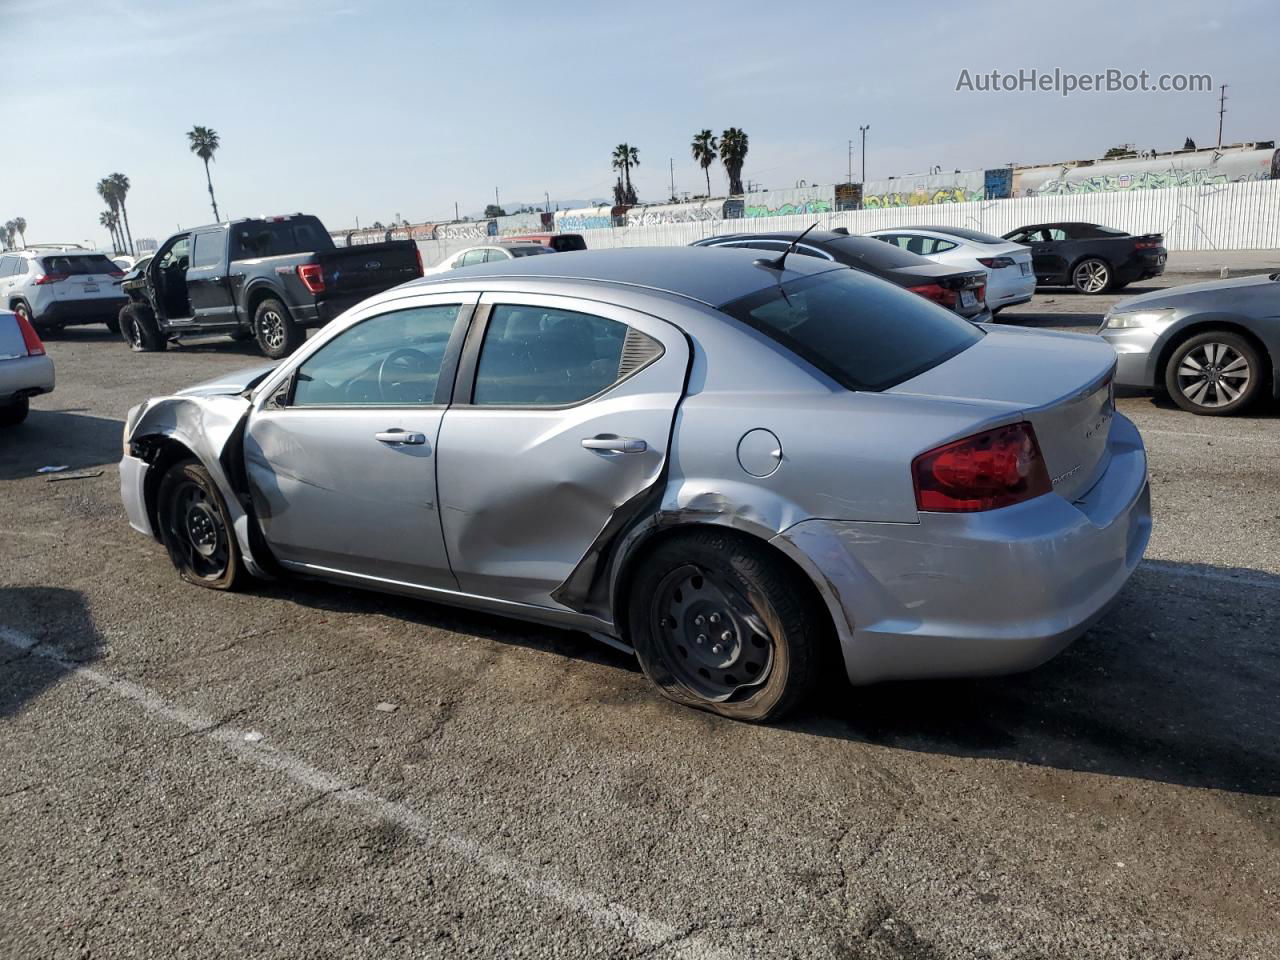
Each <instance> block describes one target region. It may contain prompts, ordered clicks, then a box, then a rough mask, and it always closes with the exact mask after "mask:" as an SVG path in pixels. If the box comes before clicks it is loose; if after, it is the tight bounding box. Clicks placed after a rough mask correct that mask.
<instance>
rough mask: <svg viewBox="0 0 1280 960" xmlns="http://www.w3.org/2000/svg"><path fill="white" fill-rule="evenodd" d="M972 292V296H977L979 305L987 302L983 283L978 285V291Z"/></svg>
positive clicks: (985, 288) (985, 286)
mask: <svg viewBox="0 0 1280 960" xmlns="http://www.w3.org/2000/svg"><path fill="white" fill-rule="evenodd" d="M973 292H974V295H975V296H977V298H978V302H979V303H986V302H987V285H986V284H985V283H980V284H978V289H976V290H974V291H973Z"/></svg>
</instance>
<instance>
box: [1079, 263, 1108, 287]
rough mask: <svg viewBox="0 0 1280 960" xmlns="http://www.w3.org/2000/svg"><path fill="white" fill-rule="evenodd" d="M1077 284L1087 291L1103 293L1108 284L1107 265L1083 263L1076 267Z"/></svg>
mask: <svg viewBox="0 0 1280 960" xmlns="http://www.w3.org/2000/svg"><path fill="white" fill-rule="evenodd" d="M1076 285H1077V286H1079V287H1082V288H1084V290H1085V292H1087V293H1101V292H1102V291H1103V290H1105V289H1106V286H1107V267H1106V265H1105V264H1102V263H1082V264H1080V266H1078V267H1076Z"/></svg>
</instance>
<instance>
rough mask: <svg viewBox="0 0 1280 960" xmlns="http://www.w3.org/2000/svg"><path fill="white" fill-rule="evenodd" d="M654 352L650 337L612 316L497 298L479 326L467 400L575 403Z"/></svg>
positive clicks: (517, 403)
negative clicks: (484, 324)
mask: <svg viewBox="0 0 1280 960" xmlns="http://www.w3.org/2000/svg"><path fill="white" fill-rule="evenodd" d="M661 355H662V345H661V344H660V343H658V341H656V340H654V339H653V338H652V337H649V336H647V335H646V334H643V333H641V332H640V331H639V330H634V329H632V328H631V327H628V326H627V325H626V324H625V323H619V322H618V321H616V320H608V319H606V318H604V317H596V316H592V315H591V314H586V313H577V312H574V311H569V310H555V309H548V308H546V307H529V306H513V305H504V304H499V305H498V306H495V307H494V308H493V313H492V315H491V316H490V318H489V326H488V328H487V329H486V330H485V335H484V344H483V345H482V346H481V349H480V362H479V364H478V365H477V368H476V384H475V391H474V395H473V399H472V402H473V403H476V404H481V405H493V406H567V405H569V404H574V403H580V402H582V401H583V400H587V399H590V398H591V397H594V396H595V395H596V394H598V393H603V392H604V391H605V390H607V389H609V387H611V386H613V385H614V384H615V383H617V382H618V381H620V380H622V379H624V378H625V377H628V376H630V375H631V374H632V373H635V372H636V371H637V370H639V369H640V368H641V367H643V366H645V365H647V364H648V363H650V362H651V361H653V360H656V359H657V358H658V357H659V356H661Z"/></svg>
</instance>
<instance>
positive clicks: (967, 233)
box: [916, 227, 1009, 246]
mask: <svg viewBox="0 0 1280 960" xmlns="http://www.w3.org/2000/svg"><path fill="white" fill-rule="evenodd" d="M916 229H918V230H932V231H933V232H934V233H945V234H947V235H948V236H952V237H959V238H960V239H962V240H972V241H973V242H974V243H998V244H1000V245H1001V246H1004V245H1005V244H1006V243H1008V242H1009V241H1008V240H1006V239H1004V238H1003V237H995V236H992V235H991V234H989V233H983V232H982V231H981V230H969V229H967V228H965V227H917V228H916Z"/></svg>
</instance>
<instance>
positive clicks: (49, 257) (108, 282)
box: [40, 253, 123, 303]
mask: <svg viewBox="0 0 1280 960" xmlns="http://www.w3.org/2000/svg"><path fill="white" fill-rule="evenodd" d="M40 262H41V264H42V266H43V268H44V269H43V272H44V273H45V275H46V276H56V277H60V278H61V279H59V280H58V281H56V282H55V283H53V284H52V290H53V297H54V299H55V300H66V301H72V302H77V303H78V302H81V301H84V300H118V299H119V298H120V288H119V287H117V286H116V285H115V282H116V281H117V280H118V279H120V277H121V276H123V271H121V269H120V268H119V267H117V266H116V265H115V264H114V263H112V262H111V261H110V260H109V259H108V258H107V257H106V256H104V255H103V254H101V253H53V254H45V255H44V256H42V257H41V258H40Z"/></svg>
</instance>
